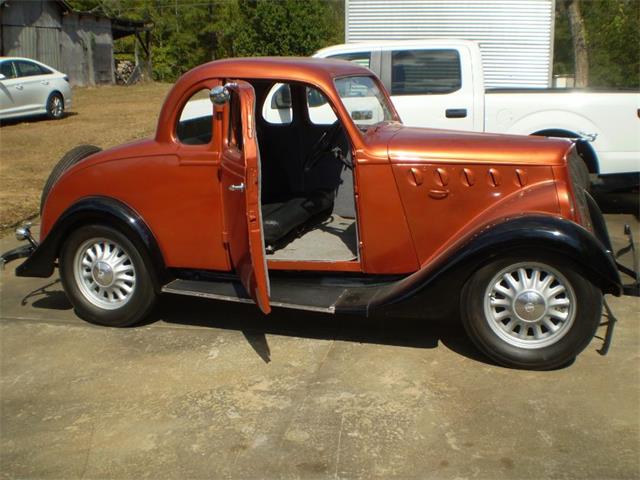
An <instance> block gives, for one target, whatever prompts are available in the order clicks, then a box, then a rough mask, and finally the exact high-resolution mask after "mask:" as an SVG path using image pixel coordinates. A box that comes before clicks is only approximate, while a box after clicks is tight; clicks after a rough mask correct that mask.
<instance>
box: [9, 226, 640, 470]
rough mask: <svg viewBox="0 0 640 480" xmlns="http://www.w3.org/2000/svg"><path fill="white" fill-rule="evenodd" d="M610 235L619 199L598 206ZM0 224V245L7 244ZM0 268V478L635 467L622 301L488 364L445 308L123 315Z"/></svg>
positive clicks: (637, 396)
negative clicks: (103, 315) (551, 357)
mask: <svg viewBox="0 0 640 480" xmlns="http://www.w3.org/2000/svg"><path fill="white" fill-rule="evenodd" d="M607 220H608V224H609V228H610V230H611V232H612V234H615V235H614V237H615V238H614V242H615V243H617V244H618V245H620V244H621V243H622V237H621V236H620V235H619V233H621V229H622V224H623V223H624V222H633V223H634V227H635V230H636V232H637V231H638V224H637V222H635V221H634V220H633V218H632V217H630V216H623V215H611V216H608V218H607ZM13 243H15V242H12V241H11V240H10V239H4V240H3V241H1V242H0V246H1V247H2V249H6V248H9V247H10V246H12V244H13ZM15 265H16V264H12V265H11V266H10V268H8V269H7V270H6V271H4V272H3V273H2V274H1V275H0V287H1V298H0V301H1V303H0V329H1V330H0V332H1V335H2V337H1V363H0V366H1V383H0V386H1V392H0V393H1V406H2V408H1V411H0V414H1V418H0V422H1V423H0V460H1V463H0V471H1V472H2V476H3V477H5V478H65V479H72V478H83V477H84V478H143V477H144V478H181V479H182V478H260V479H263V478H305V479H306V478H362V479H370V478H385V479H386V478H394V477H395V478H421V479H422V478H451V479H453V478H459V479H462V478H486V479H498V478H532V479H534V478H535V479H539V478H576V479H587V478H593V479H603V478H610V479H613V478H616V479H617V478H628V479H631V478H638V477H639V476H640V459H639V458H640V457H639V452H640V428H639V427H640V388H639V385H640V361H639V360H640V328H639V318H638V317H639V316H640V301H639V300H638V299H637V298H630V297H624V298H619V299H618V298H609V303H610V305H611V307H612V309H613V311H614V312H615V314H616V315H617V316H618V318H619V320H620V321H619V324H618V327H617V329H616V333H615V336H614V343H613V346H612V349H611V351H610V353H609V355H608V356H605V357H603V356H601V355H600V354H599V353H598V351H597V350H598V349H599V348H600V346H601V344H602V339H601V338H602V336H603V334H604V328H601V330H600V331H599V334H598V335H599V338H596V339H594V340H593V342H592V343H591V344H590V345H589V347H588V348H587V350H586V351H585V352H584V353H583V354H582V355H581V356H580V357H579V358H578V359H577V361H576V362H575V363H573V364H572V365H570V366H568V367H566V368H563V369H560V370H556V371H552V372H526V371H517V370H509V369H505V368H502V367H498V366H495V365H492V364H491V363H490V362H489V361H488V360H487V359H486V358H484V357H482V356H481V355H480V354H479V353H477V352H476V350H475V349H474V348H473V346H472V345H471V344H470V342H469V341H468V340H467V339H466V338H465V335H464V332H463V331H462V330H461V328H460V327H459V326H457V325H456V324H455V322H451V324H447V325H443V324H433V323H429V322H417V321H406V320H398V319H393V320H388V321H385V322H381V321H371V320H365V319H360V318H350V317H332V316H327V315H320V314H313V313H308V312H297V311H288V310H279V309H277V310H276V311H275V312H274V313H273V314H272V315H270V316H268V317H264V316H262V315H260V314H259V313H257V310H256V309H255V307H252V306H249V305H236V304H225V303H220V302H214V301H205V300H198V299H190V298H183V297H165V298H163V299H162V300H161V302H160V304H159V306H158V308H157V311H156V313H155V316H154V320H155V321H153V322H152V323H149V324H147V325H145V326H141V327H137V328H131V329H109V328H102V327H96V326H92V325H89V324H86V323H84V322H82V321H81V320H79V319H77V318H76V317H75V316H74V314H73V311H72V309H71V306H70V305H69V303H68V301H67V300H66V297H65V295H64V293H63V292H62V289H61V287H60V284H59V282H58V281H57V279H56V278H52V279H44V280H43V279H22V278H15V277H14V275H13V268H14V267H15Z"/></svg>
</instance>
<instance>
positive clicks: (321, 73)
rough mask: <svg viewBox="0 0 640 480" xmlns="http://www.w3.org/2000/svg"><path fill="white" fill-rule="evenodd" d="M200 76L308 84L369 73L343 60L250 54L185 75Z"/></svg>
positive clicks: (199, 68) (219, 61) (222, 61)
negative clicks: (252, 55)
mask: <svg viewBox="0 0 640 480" xmlns="http://www.w3.org/2000/svg"><path fill="white" fill-rule="evenodd" d="M191 75H194V76H200V77H202V78H207V77H208V78H255V79H271V80H291V81H300V82H306V83H311V84H316V83H318V80H319V77H321V78H322V80H325V81H326V80H332V79H333V78H335V77H342V76H352V75H372V72H371V70H369V69H368V68H365V67H362V66H360V65H357V64H355V63H353V62H347V61H344V60H333V59H324V58H311V57H252V58H229V59H224V60H215V61H213V62H209V63H205V64H204V65H200V66H199V67H196V68H194V69H193V70H191V71H190V72H188V73H187V74H186V75H185V77H186V76H191Z"/></svg>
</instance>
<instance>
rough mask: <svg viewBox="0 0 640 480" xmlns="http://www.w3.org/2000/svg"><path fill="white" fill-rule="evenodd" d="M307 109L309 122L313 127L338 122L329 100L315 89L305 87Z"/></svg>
mask: <svg viewBox="0 0 640 480" xmlns="http://www.w3.org/2000/svg"><path fill="white" fill-rule="evenodd" d="M307 109H308V112H309V121H311V123H313V124H314V125H332V124H333V123H334V122H335V121H336V120H338V117H336V114H335V113H334V112H333V109H332V108H331V104H330V103H329V100H327V97H325V95H324V93H322V92H321V91H320V90H318V89H317V88H313V87H307Z"/></svg>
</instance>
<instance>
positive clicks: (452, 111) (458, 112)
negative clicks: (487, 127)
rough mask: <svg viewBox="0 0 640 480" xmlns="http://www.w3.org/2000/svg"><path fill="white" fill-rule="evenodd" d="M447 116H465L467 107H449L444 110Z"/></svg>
mask: <svg viewBox="0 0 640 480" xmlns="http://www.w3.org/2000/svg"><path fill="white" fill-rule="evenodd" d="M444 114H445V115H446V117H447V118H465V117H466V116H467V109H466V108H447V109H446V110H445V112H444Z"/></svg>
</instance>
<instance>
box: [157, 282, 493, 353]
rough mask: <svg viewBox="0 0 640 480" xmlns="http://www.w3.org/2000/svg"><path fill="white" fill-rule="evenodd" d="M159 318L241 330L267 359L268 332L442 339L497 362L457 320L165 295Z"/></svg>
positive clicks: (368, 339)
mask: <svg viewBox="0 0 640 480" xmlns="http://www.w3.org/2000/svg"><path fill="white" fill-rule="evenodd" d="M158 320H160V321H163V322H165V323H168V324H178V325H191V326H199V327H209V328H219V329H224V330H237V331H241V332H242V333H243V335H244V337H245V338H246V339H247V341H248V342H249V344H250V345H251V346H252V348H253V349H254V351H255V352H256V353H257V354H258V355H259V356H260V357H261V358H262V359H263V360H264V361H265V362H269V361H270V359H271V354H270V349H269V345H268V342H267V338H266V335H267V334H269V335H280V336H290V337H301V338H312V339H322V340H340V341H345V342H356V343H367V344H379V345H393V346H398V347H409V348H425V349H430V348H437V347H438V345H439V343H442V344H443V345H445V346H446V347H447V348H449V349H451V350H453V351H454V352H456V353H459V354H461V355H464V356H465V357H468V358H471V359H473V360H476V361H479V362H483V363H489V364H493V363H492V362H491V360H489V359H488V358H486V357H485V356H483V355H482V354H481V353H480V352H478V350H476V348H475V347H474V346H473V344H472V343H471V342H470V341H469V339H468V338H467V336H466V334H465V332H464V329H463V328H462V325H460V323H459V321H458V320H457V319H454V320H453V321H448V320H445V319H442V320H424V319H406V318H364V317H359V316H352V315H330V314H324V313H317V312H308V311H300V310H289V309H283V308H275V309H273V311H272V313H271V314H270V315H268V316H267V315H263V314H262V313H260V312H259V311H258V310H257V308H256V307H255V306H254V305H248V304H239V303H230V302H220V301H215V300H206V299H199V298H189V297H180V296H169V295H165V296H162V297H161V298H160V301H159V303H158V306H157V307H156V310H155V312H154V313H153V314H152V316H151V318H150V319H149V321H150V322H154V321H158Z"/></svg>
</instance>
